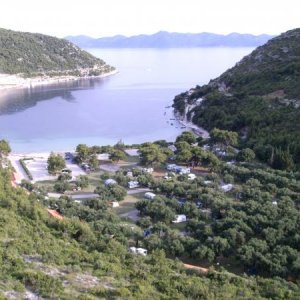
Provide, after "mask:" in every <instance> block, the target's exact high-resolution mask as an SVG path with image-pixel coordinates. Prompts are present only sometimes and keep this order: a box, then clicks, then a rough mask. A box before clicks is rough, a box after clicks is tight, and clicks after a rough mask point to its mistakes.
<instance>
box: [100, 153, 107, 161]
mask: <svg viewBox="0 0 300 300" xmlns="http://www.w3.org/2000/svg"><path fill="white" fill-rule="evenodd" d="M97 159H98V160H110V159H109V153H100V154H97Z"/></svg>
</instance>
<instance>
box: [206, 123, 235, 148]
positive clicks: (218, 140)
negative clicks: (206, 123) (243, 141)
mask: <svg viewBox="0 0 300 300" xmlns="http://www.w3.org/2000/svg"><path fill="white" fill-rule="evenodd" d="M210 139H211V142H212V143H214V144H219V145H220V146H221V147H224V146H225V147H228V146H229V145H231V146H236V145H237V143H238V134H237V132H234V131H228V130H221V129H218V128H214V129H213V130H212V131H211V132H210Z"/></svg>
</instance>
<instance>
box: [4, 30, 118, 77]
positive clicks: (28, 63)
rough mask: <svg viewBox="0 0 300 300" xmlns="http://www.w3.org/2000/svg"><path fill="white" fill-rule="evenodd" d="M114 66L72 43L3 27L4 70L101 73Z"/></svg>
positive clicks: (26, 74) (31, 73) (28, 74)
mask: <svg viewBox="0 0 300 300" xmlns="http://www.w3.org/2000/svg"><path fill="white" fill-rule="evenodd" d="M112 70H113V68H112V67H111V66H109V65H107V64H106V63H105V62H104V61H103V60H101V59H99V58H96V57H94V56H93V55H91V54H89V53H88V52H86V51H83V50H81V49H80V48H78V47H77V46H75V45H74V44H72V43H71V42H69V41H67V40H64V39H58V38H55V37H51V36H47V35H43V34H36V33H35V34H33V33H27V32H16V31H11V30H6V29H0V73H5V74H19V75H21V76H23V77H33V76H41V75H48V76H52V75H53V76H57V75H77V76H87V75H101V74H103V73H107V72H110V71H112Z"/></svg>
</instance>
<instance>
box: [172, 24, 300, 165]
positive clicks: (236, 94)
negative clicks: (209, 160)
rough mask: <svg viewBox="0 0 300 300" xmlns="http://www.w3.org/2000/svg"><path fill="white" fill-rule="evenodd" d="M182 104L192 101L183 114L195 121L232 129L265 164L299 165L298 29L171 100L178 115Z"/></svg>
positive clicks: (299, 80) (299, 64)
mask: <svg viewBox="0 0 300 300" xmlns="http://www.w3.org/2000/svg"><path fill="white" fill-rule="evenodd" d="M200 98H201V99H203V101H202V102H201V104H200V105H199V104H197V103H196V100H198V99H200ZM187 105H193V107H192V108H193V109H192V110H190V111H189V113H188V117H189V118H190V119H191V120H192V121H193V122H194V123H195V124H197V125H199V126H201V127H204V128H206V129H208V130H211V129H213V128H215V127H216V128H220V129H227V130H233V131H238V132H239V133H240V137H241V146H247V147H251V148H253V149H254V150H255V152H256V154H257V156H258V157H259V158H260V159H262V160H263V161H265V162H268V163H269V164H270V165H271V166H273V167H276V168H279V169H292V168H294V164H296V165H298V166H299V163H300V123H299V120H300V109H299V107H300V29H295V30H291V31H288V32H286V33H284V34H282V35H280V36H278V37H276V38H273V39H272V40H270V41H269V42H268V43H266V44H265V45H263V46H261V47H258V48H257V49H256V50H254V51H253V52H252V53H251V54H250V55H248V56H246V57H245V58H243V59H242V60H241V61H240V62H239V63H238V64H237V65H236V66H234V67H233V68H231V69H229V70H228V71H226V72H225V73H223V74H222V75H221V76H220V77H218V78H216V79H214V80H212V81H210V82H209V84H207V85H204V86H201V87H200V86H197V87H196V88H195V89H192V90H191V91H190V92H186V93H183V94H181V95H178V96H177V97H176V98H175V99H174V105H173V106H174V108H175V110H176V111H178V112H179V113H181V114H184V111H185V108H186V107H187ZM284 156H285V159H283V157H284ZM276 157H277V158H278V159H276ZM282 160H288V161H289V162H290V163H288V164H287V163H286V162H283V161H282Z"/></svg>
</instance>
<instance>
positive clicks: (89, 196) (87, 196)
mask: <svg viewBox="0 0 300 300" xmlns="http://www.w3.org/2000/svg"><path fill="white" fill-rule="evenodd" d="M98 197H99V195H98V194H94V193H90V194H76V195H71V198H72V199H74V200H80V199H94V198H98Z"/></svg>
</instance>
